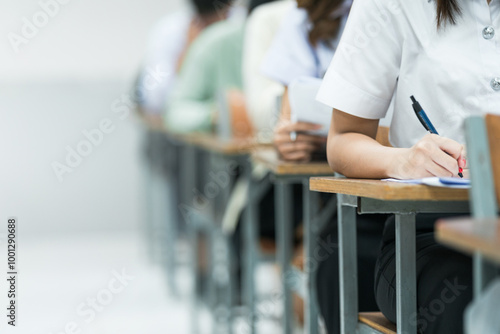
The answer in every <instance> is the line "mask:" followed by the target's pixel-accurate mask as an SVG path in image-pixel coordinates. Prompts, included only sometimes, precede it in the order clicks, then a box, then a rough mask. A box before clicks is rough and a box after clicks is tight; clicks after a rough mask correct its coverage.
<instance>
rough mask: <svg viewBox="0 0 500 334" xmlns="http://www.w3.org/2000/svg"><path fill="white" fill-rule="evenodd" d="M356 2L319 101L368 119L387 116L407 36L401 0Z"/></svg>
mask: <svg viewBox="0 0 500 334" xmlns="http://www.w3.org/2000/svg"><path fill="white" fill-rule="evenodd" d="M381 3H382V1H380V0H360V1H354V4H353V7H352V9H351V13H350V15H349V19H348V21H347V24H346V28H345V30H344V33H343V35H342V39H341V41H340V44H339V47H338V48H337V51H336V53H335V56H334V58H333V61H332V63H331V65H330V67H329V68H328V71H327V73H326V75H325V77H324V79H323V83H322V85H321V88H320V90H319V92H318V96H317V99H318V101H320V102H322V103H324V104H326V105H328V106H330V107H332V108H334V109H338V110H341V111H343V112H345V113H348V114H351V115H354V116H357V117H361V118H367V119H380V118H383V117H384V116H385V115H386V113H387V110H388V108H389V105H390V103H391V99H392V97H393V95H394V91H395V87H396V84H397V80H398V77H399V69H400V65H401V55H402V52H401V49H402V43H403V36H402V35H401V33H400V31H401V29H400V28H399V27H398V25H400V24H399V22H398V20H400V17H402V15H398V11H400V10H401V9H400V8H399V7H398V5H394V3H397V4H398V1H385V2H383V4H381Z"/></svg>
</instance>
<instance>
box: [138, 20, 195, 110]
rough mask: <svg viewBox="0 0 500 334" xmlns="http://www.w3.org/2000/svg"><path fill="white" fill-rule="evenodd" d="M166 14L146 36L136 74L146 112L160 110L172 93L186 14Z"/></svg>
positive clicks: (142, 104)
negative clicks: (146, 45) (146, 40)
mask: <svg viewBox="0 0 500 334" xmlns="http://www.w3.org/2000/svg"><path fill="white" fill-rule="evenodd" d="M178 15H179V16H180V17H179V18H175V17H173V16H170V17H167V18H166V19H164V20H163V21H161V22H160V23H158V24H157V26H156V27H155V29H154V30H153V32H152V34H151V37H150V38H149V42H148V47H147V54H146V58H145V61H144V65H143V69H142V71H141V74H140V76H139V80H138V87H137V91H138V92H139V94H140V95H139V96H140V97H141V98H140V101H138V102H139V104H140V105H141V106H142V107H143V108H144V109H145V110H146V111H147V112H150V113H161V112H162V111H163V108H164V106H165V101H166V100H168V99H169V97H170V94H171V93H172V90H173V87H174V83H175V78H176V74H175V72H176V66H177V61H178V58H179V54H180V52H181V50H182V48H183V46H184V43H185V38H184V36H185V35H186V32H185V31H184V30H185V28H186V25H187V23H188V21H189V16H188V15H187V14H186V15H184V13H179V14H178Z"/></svg>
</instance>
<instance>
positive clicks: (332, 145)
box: [326, 133, 353, 177]
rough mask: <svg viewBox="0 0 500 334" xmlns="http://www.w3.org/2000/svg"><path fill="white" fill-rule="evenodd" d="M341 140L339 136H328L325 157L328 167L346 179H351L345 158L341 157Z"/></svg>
mask: <svg viewBox="0 0 500 334" xmlns="http://www.w3.org/2000/svg"><path fill="white" fill-rule="evenodd" d="M341 141H342V138H341V135H339V134H331V133H330V134H329V135H328V141H327V149H326V156H327V160H328V165H330V168H331V169H332V170H333V171H334V172H336V173H339V174H342V175H344V176H346V177H352V176H353V175H350V174H351V171H350V169H349V168H348V166H349V164H348V163H347V161H346V159H345V157H344V156H343V153H345V152H343V150H342V145H343V144H342V143H341Z"/></svg>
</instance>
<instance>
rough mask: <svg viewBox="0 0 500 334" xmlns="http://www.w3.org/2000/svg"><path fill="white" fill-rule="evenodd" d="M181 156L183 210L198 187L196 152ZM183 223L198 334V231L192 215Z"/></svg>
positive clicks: (184, 151)
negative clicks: (188, 245)
mask: <svg viewBox="0 0 500 334" xmlns="http://www.w3.org/2000/svg"><path fill="white" fill-rule="evenodd" d="M179 150H180V152H181V153H182V154H181V157H180V159H181V160H180V168H179V170H180V179H181V182H182V184H183V185H184V187H183V188H182V192H181V194H180V198H179V204H178V209H179V210H181V209H182V208H181V206H191V205H192V203H193V189H194V188H195V186H196V180H195V176H196V170H195V166H196V150H195V148H194V147H192V146H184V147H182V148H180V149H179ZM182 220H183V221H182V222H183V223H184V224H186V232H187V239H188V240H189V243H190V249H191V254H190V261H189V264H190V272H191V277H192V278H193V286H192V294H191V298H190V299H191V300H190V304H191V305H190V308H191V319H192V321H191V326H192V327H191V333H192V334H197V333H198V332H199V331H198V330H199V328H198V322H199V312H198V294H197V291H198V282H199V281H200V280H199V278H200V273H199V270H198V260H199V259H198V230H197V227H196V224H195V221H193V217H192V215H189V213H184V215H182Z"/></svg>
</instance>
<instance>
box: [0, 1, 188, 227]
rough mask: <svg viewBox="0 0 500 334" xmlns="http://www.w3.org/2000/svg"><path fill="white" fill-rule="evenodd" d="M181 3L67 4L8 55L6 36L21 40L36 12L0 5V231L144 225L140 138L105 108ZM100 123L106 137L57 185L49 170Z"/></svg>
mask: <svg viewBox="0 0 500 334" xmlns="http://www.w3.org/2000/svg"><path fill="white" fill-rule="evenodd" d="M42 1H43V2H47V1H50V0H42ZM59 1H62V0H59ZM182 3H183V0H70V1H69V3H68V4H67V5H64V6H61V8H60V11H59V13H58V15H56V16H55V17H54V18H51V19H50V22H49V23H48V24H47V25H46V26H45V27H44V28H43V29H41V30H40V31H39V32H38V35H37V36H36V37H34V38H33V39H32V40H30V42H29V43H28V44H27V45H21V47H20V50H19V53H15V52H14V51H13V49H12V46H11V45H10V43H9V40H8V38H7V36H8V33H9V32H17V33H20V30H21V26H22V24H23V23H22V19H23V17H28V18H31V17H32V16H33V14H34V13H36V12H37V11H38V10H39V9H40V6H39V4H38V1H35V0H22V1H21V0H0V8H1V11H0V22H1V23H2V24H1V27H0V29H1V30H0V226H3V224H2V222H3V221H4V219H6V217H8V216H17V217H18V218H19V220H20V224H21V227H22V232H23V233H41V232H48V233H53V232H73V233H74V232H77V231H85V230H90V231H92V230H98V229H101V230H102V229H108V230H109V229H112V230H115V229H135V228H138V226H139V224H141V223H143V222H144V215H143V211H142V209H143V208H142V204H143V202H142V199H143V198H144V196H143V194H142V190H143V188H142V179H141V169H140V161H141V159H142V157H141V155H140V154H141V146H140V140H141V133H140V131H139V127H138V125H137V122H136V121H135V120H134V117H133V115H131V116H129V117H127V118H126V119H124V120H121V119H119V118H118V117H117V115H116V114H115V113H113V111H112V107H111V105H112V103H113V102H114V101H115V100H116V99H118V98H120V96H121V95H122V94H126V93H128V90H129V89H130V86H131V81H132V79H133V77H134V76H135V74H136V71H137V69H138V65H139V63H140V61H141V58H142V56H143V53H144V45H145V41H146V38H147V34H148V31H149V30H150V28H151V27H152V25H153V24H154V23H155V22H156V21H157V20H158V19H159V18H160V17H162V16H164V15H166V14H167V13H169V12H172V11H173V10H176V9H177V8H179V6H180V5H181V4H182ZM104 118H109V119H110V120H111V121H112V122H113V124H114V126H115V129H114V131H113V132H112V133H111V134H109V135H107V136H106V137H105V139H104V140H103V142H102V143H101V144H100V145H99V146H98V147H94V149H93V152H92V154H91V155H89V156H88V157H86V158H85V159H84V161H83V162H82V163H81V165H80V166H78V168H75V169H74V170H72V172H71V173H69V174H65V175H64V181H63V182H59V180H58V179H57V176H56V175H55V173H54V171H53V168H52V163H53V162H54V161H58V162H62V163H63V162H64V160H65V157H66V154H67V149H66V147H67V146H70V147H72V148H73V149H74V148H75V147H76V145H77V144H78V143H79V142H80V141H81V140H84V139H85V138H84V136H83V135H82V131H84V130H90V129H92V128H95V127H97V126H98V125H99V122H100V121H101V120H102V119H104ZM4 232H5V231H4V230H3V229H0V234H2V233H4Z"/></svg>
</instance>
